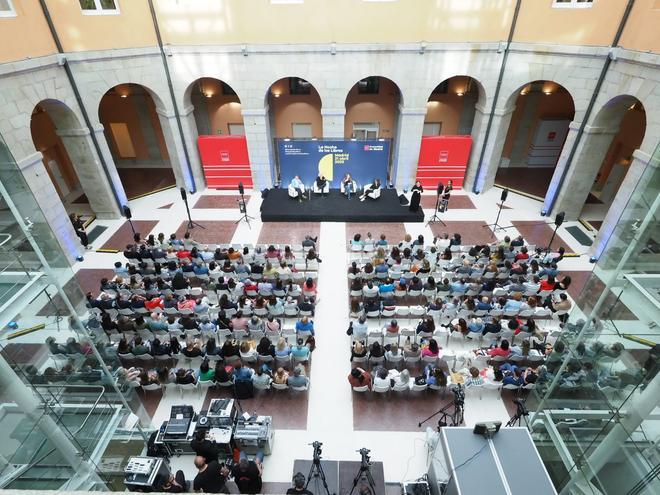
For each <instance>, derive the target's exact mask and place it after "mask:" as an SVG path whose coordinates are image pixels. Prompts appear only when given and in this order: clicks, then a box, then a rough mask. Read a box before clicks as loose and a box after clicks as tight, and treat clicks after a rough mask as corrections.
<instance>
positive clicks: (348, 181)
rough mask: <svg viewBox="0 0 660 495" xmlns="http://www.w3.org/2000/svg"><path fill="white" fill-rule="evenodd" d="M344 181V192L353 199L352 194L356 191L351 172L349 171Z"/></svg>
mask: <svg viewBox="0 0 660 495" xmlns="http://www.w3.org/2000/svg"><path fill="white" fill-rule="evenodd" d="M342 183H343V184H344V193H345V194H346V196H348V199H351V194H353V193H354V192H355V191H354V190H353V177H351V174H349V173H347V174H346V175H344V178H343V179H342Z"/></svg>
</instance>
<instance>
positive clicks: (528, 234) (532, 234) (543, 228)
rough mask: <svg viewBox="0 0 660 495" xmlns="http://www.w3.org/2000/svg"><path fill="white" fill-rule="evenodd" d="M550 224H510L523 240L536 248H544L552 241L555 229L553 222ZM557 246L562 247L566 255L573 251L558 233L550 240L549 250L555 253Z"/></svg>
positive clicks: (526, 222) (522, 222)
mask: <svg viewBox="0 0 660 495" xmlns="http://www.w3.org/2000/svg"><path fill="white" fill-rule="evenodd" d="M547 221H550V222H551V223H550V224H548V223H544V222H542V221H541V222H528V221H513V222H512V224H513V226H514V227H515V228H516V230H517V231H518V232H520V234H521V235H522V236H523V237H524V238H525V240H526V241H527V242H528V243H530V244H536V245H537V247H542V248H546V247H548V245H549V243H550V239H552V233H553V231H554V228H555V224H554V222H552V221H551V220H547ZM559 246H564V248H565V249H566V252H567V253H572V252H573V250H572V249H571V247H570V246H569V245H568V244H567V243H566V241H565V240H564V239H563V238H562V237H561V235H560V234H559V232H558V233H557V235H555V237H554V239H553V240H552V246H550V248H551V249H552V250H553V251H556V250H557V249H558V248H559Z"/></svg>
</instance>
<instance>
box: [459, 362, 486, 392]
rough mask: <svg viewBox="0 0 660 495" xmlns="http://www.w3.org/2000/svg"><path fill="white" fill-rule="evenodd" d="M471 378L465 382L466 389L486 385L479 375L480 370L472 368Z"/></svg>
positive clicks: (470, 370)
mask: <svg viewBox="0 0 660 495" xmlns="http://www.w3.org/2000/svg"><path fill="white" fill-rule="evenodd" d="M468 372H469V376H468V377H467V379H466V380H465V383H464V385H465V388H467V387H473V386H479V385H483V384H484V379H483V378H482V376H481V375H480V374H479V369H478V368H476V367H474V366H472V367H471V368H470V369H469V370H468Z"/></svg>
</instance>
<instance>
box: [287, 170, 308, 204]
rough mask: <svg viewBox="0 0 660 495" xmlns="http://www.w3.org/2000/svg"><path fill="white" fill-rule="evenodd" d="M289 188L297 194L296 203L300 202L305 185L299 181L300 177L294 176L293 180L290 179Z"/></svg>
mask: <svg viewBox="0 0 660 495" xmlns="http://www.w3.org/2000/svg"><path fill="white" fill-rule="evenodd" d="M289 187H291V188H293V189H295V190H296V192H297V193H298V201H301V202H302V200H303V194H304V193H305V185H304V184H303V183H302V181H301V180H300V176H298V175H296V176H295V177H294V178H293V179H291V184H290V185H289Z"/></svg>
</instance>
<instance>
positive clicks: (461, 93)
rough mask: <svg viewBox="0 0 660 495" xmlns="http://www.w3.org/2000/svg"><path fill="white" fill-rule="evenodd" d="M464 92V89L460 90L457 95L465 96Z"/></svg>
mask: <svg viewBox="0 0 660 495" xmlns="http://www.w3.org/2000/svg"><path fill="white" fill-rule="evenodd" d="M464 94H465V93H463V92H462V91H459V92H457V93H456V96H463V95H464Z"/></svg>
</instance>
